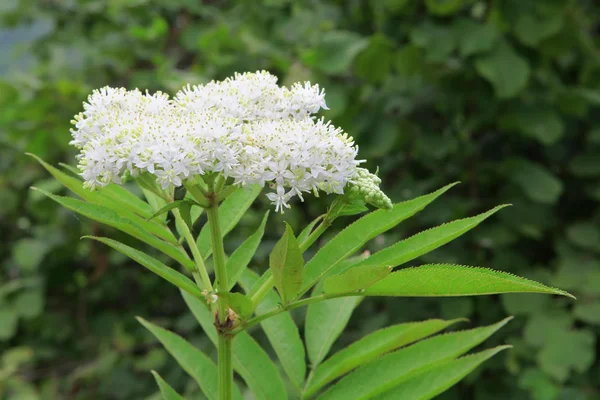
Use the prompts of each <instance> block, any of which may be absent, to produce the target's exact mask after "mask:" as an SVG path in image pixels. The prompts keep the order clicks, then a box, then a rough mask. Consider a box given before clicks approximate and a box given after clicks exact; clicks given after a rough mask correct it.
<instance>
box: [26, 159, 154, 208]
mask: <svg viewBox="0 0 600 400" xmlns="http://www.w3.org/2000/svg"><path fill="white" fill-rule="evenodd" d="M27 155H29V156H31V157H33V158H34V159H35V160H36V161H37V162H38V163H40V165H41V166H42V167H44V168H45V169H46V170H47V171H48V172H49V173H50V174H51V175H52V176H53V177H54V178H55V179H56V180H58V181H59V182H60V183H62V184H63V185H64V186H65V187H66V188H67V189H69V190H71V191H72V192H73V193H75V194H76V195H78V196H79V197H81V198H82V199H84V200H86V201H89V202H90V203H94V204H103V205H105V206H109V205H108V204H107V202H108V203H110V204H112V205H113V206H115V207H119V208H120V209H123V208H127V209H128V210H130V211H132V212H134V213H136V214H138V215H140V216H142V217H144V218H149V217H150V216H151V215H152V207H151V206H150V205H149V204H148V203H146V202H144V201H143V200H141V199H140V198H138V197H137V196H135V195H134V194H132V193H130V192H129V191H127V190H126V189H124V188H123V187H121V186H118V185H114V184H111V185H108V186H106V187H104V188H100V189H98V190H96V191H91V190H89V189H86V188H84V187H83V182H82V181H81V180H79V179H77V178H74V177H72V176H69V175H67V174H65V173H64V172H62V171H61V170H59V169H58V168H55V167H53V166H52V165H50V164H48V163H46V162H45V161H44V160H42V159H41V158H39V157H38V156H36V155H35V154H31V153H27ZM77 173H78V171H77ZM111 208H112V207H111Z"/></svg>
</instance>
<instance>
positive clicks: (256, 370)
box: [182, 292, 287, 400]
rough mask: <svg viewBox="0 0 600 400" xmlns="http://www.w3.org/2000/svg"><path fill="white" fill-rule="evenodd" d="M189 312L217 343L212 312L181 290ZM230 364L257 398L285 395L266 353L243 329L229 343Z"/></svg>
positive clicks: (263, 398) (283, 387) (262, 399)
mask: <svg viewBox="0 0 600 400" xmlns="http://www.w3.org/2000/svg"><path fill="white" fill-rule="evenodd" d="M182 295H183V298H184V300H185V302H186V303H187V305H188V307H189V309H190V310H191V311H192V314H194V316H195V317H196V319H197V320H198V322H199V323H200V325H202V329H204V332H206V335H207V336H208V337H209V339H210V340H211V341H212V342H213V344H215V345H216V344H217V340H218V338H217V331H216V329H215V326H214V315H213V314H212V313H211V312H210V311H209V310H208V308H207V307H206V305H204V304H203V303H202V302H201V301H199V300H198V299H197V298H195V297H192V296H190V295H189V294H187V293H186V292H182ZM232 347H233V348H232V358H233V368H234V369H235V370H236V371H237V373H238V374H240V375H241V376H242V378H243V379H244V381H245V382H246V384H247V385H248V387H249V388H250V390H252V393H253V394H254V396H255V397H256V399H258V400H271V399H281V400H286V399H287V392H286V390H285V386H284V384H283V380H282V379H281V375H279V371H277V368H276V367H275V365H274V364H273V362H272V361H271V359H270V358H269V355H268V354H267V353H266V352H265V351H264V350H263V349H262V348H261V347H260V345H259V344H258V343H257V342H256V341H255V340H254V339H253V338H252V337H251V336H250V335H248V334H247V333H246V332H241V333H238V334H237V335H236V336H235V340H234V341H233V344H232Z"/></svg>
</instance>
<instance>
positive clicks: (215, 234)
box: [206, 204, 227, 322]
mask: <svg viewBox="0 0 600 400" xmlns="http://www.w3.org/2000/svg"><path fill="white" fill-rule="evenodd" d="M206 214H207V215H208V224H209V225H210V238H211V243H212V249H213V258H214V264H215V275H216V282H215V286H216V288H217V290H218V291H219V292H227V270H226V269H225V250H224V249H223V236H222V235H221V226H220V222H219V208H218V205H216V204H214V205H212V206H210V207H209V208H207V209H206ZM226 311H227V310H224V313H223V314H221V312H220V311H219V318H221V319H222V320H223V319H224V318H225V317H226V314H227V313H226ZM222 322H223V321H222Z"/></svg>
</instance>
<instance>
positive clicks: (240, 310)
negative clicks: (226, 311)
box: [217, 292, 254, 321]
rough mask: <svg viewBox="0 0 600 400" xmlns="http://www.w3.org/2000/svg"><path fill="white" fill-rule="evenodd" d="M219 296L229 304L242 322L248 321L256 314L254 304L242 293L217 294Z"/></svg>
mask: <svg viewBox="0 0 600 400" xmlns="http://www.w3.org/2000/svg"><path fill="white" fill-rule="evenodd" d="M217 295H218V296H219V297H220V298H222V299H223V300H225V301H226V302H227V305H228V306H229V307H231V309H232V310H233V311H235V313H236V314H237V315H238V316H239V317H240V319H241V320H242V321H245V320H247V319H248V318H249V317H250V316H251V315H252V313H253V312H254V303H253V302H252V300H250V299H249V298H248V297H246V296H244V295H243V294H241V293H231V292H224V293H217Z"/></svg>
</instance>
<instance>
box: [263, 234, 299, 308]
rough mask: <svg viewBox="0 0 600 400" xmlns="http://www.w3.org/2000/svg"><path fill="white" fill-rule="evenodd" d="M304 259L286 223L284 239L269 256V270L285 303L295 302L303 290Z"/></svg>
mask: <svg viewBox="0 0 600 400" xmlns="http://www.w3.org/2000/svg"><path fill="white" fill-rule="evenodd" d="M303 266H304V258H302V250H300V246H299V245H298V241H297V240H296V237H295V236H294V232H293V231H292V228H291V227H290V226H289V225H288V224H287V223H286V224H285V233H284V234H283V237H282V238H281V239H279V241H278V242H277V243H276V244H275V247H273V250H272V251H271V255H270V256H269V268H270V270H271V273H272V274H273V278H274V279H275V287H276V288H277V291H278V292H279V296H281V299H282V300H283V302H284V303H288V302H290V301H291V300H293V299H294V298H295V297H296V295H297V294H298V292H299V291H300V289H301V288H302V267H303Z"/></svg>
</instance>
